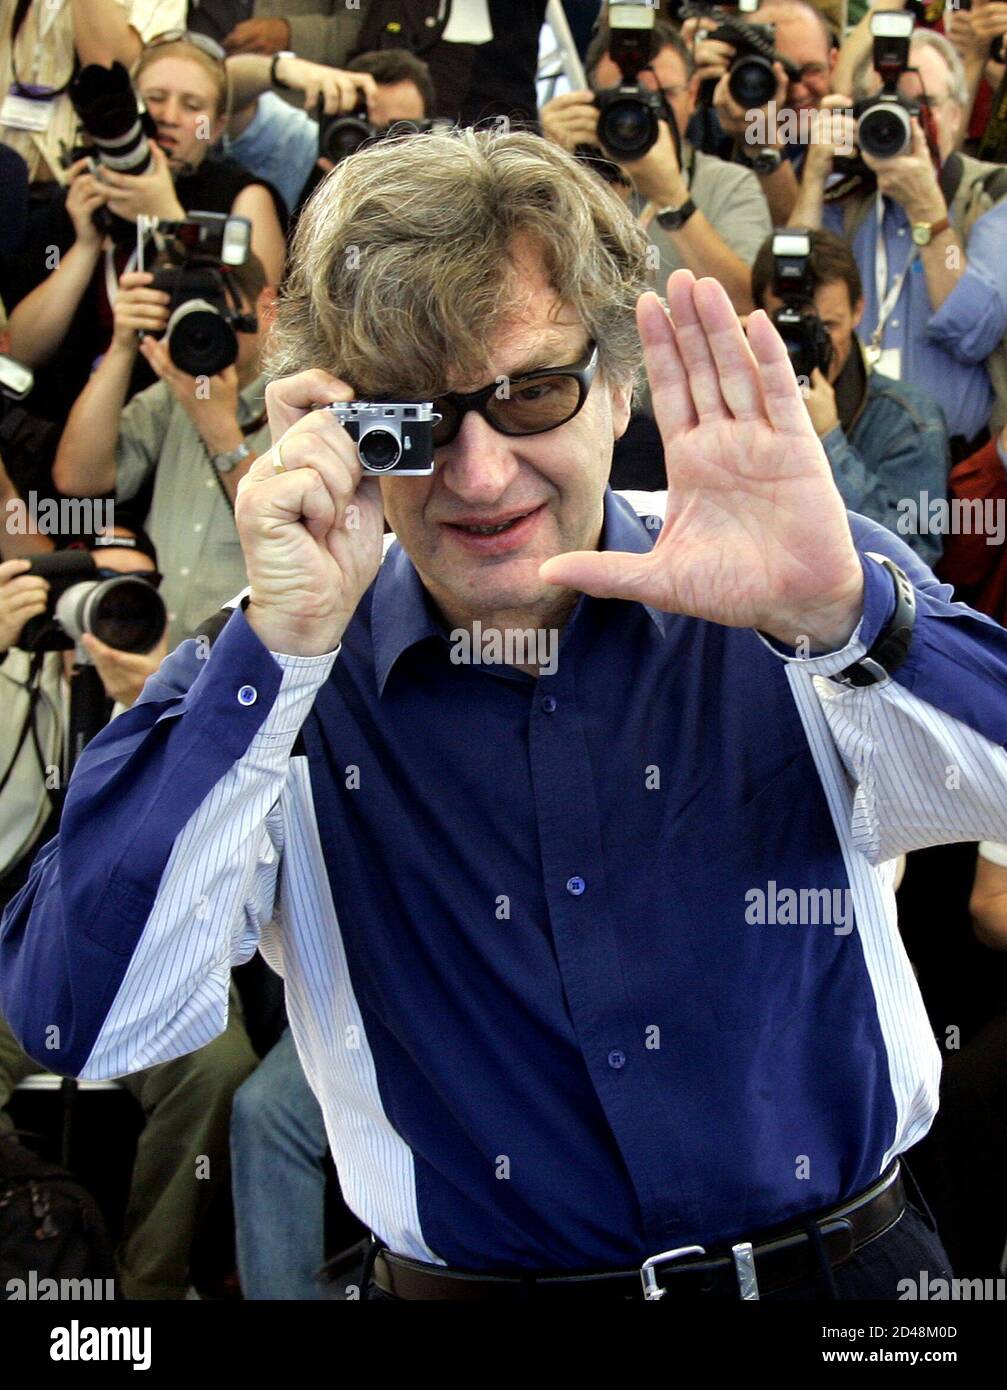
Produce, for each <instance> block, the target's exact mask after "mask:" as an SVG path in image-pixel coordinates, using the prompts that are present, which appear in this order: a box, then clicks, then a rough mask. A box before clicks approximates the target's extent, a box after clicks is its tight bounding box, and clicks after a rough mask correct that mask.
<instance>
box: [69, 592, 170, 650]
mask: <svg viewBox="0 0 1007 1390" xmlns="http://www.w3.org/2000/svg"><path fill="white" fill-rule="evenodd" d="M165 622H166V614H165V610H164V601H163V599H162V598H161V595H160V594H159V593H158V592H157V590H156V589H153V588H151V586H150V585H149V584H147V583H145V582H144V580H142V579H134V578H132V576H130V575H128V574H124V575H123V576H122V578H121V579H106V580H104V581H103V583H101V584H98V585H96V587H95V589H94V591H93V593H91V595H90V596H89V599H88V603H87V613H86V623H87V631H89V632H93V633H94V635H95V637H97V638H98V640H99V641H100V642H106V643H107V644H108V645H109V646H110V647H115V648H116V650H117V651H120V652H149V651H150V649H151V648H152V647H154V646H156V645H157V642H158V640H159V639H160V637H161V634H162V633H163V632H164V628H165Z"/></svg>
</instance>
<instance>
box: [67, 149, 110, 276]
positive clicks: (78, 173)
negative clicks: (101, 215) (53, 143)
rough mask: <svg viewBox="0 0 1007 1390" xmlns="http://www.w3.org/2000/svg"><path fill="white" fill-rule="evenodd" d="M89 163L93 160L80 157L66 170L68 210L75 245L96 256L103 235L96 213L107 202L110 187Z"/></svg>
mask: <svg viewBox="0 0 1007 1390" xmlns="http://www.w3.org/2000/svg"><path fill="white" fill-rule="evenodd" d="M89 165H90V160H88V159H78V160H77V162H76V163H75V164H71V165H70V168H69V169H68V170H67V179H68V181H69V183H68V187H67V194H66V210H67V213H68V215H69V217H70V221H71V222H72V223H73V230H74V232H75V234H76V238H77V239H76V241H75V242H74V245H75V246H79V247H80V248H81V249H82V250H86V251H91V252H92V253H93V254H94V255H95V256H96V257H97V255H98V252H99V251H100V250H101V243H102V240H103V234H102V233H101V232H100V231H99V230H98V228H97V227H96V226H95V224H94V214H95V213H96V212H97V211H98V209H99V208H101V207H104V206H105V204H106V203H107V202H108V195H109V190H108V188H107V187H106V186H105V185H104V184H102V183H100V182H99V180H98V179H96V178H95V176H94V174H92V173H91V172H90V168H89Z"/></svg>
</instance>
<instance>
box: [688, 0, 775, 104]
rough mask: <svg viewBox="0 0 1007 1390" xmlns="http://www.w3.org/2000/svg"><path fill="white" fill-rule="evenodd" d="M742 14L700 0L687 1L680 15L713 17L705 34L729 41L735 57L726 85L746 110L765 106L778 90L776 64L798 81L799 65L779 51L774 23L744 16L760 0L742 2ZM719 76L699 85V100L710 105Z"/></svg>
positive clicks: (720, 40)
mask: <svg viewBox="0 0 1007 1390" xmlns="http://www.w3.org/2000/svg"><path fill="white" fill-rule="evenodd" d="M738 8H739V11H740V13H739V14H732V13H730V12H729V11H727V10H725V9H723V8H722V7H721V6H720V5H710V4H707V3H703V0H699V2H698V3H693V4H689V5H686V6H685V7H684V8H683V10H682V12H681V16H680V17H681V18H683V19H692V18H695V17H697V16H699V17H700V18H703V19H707V20H713V21H714V24H715V26H716V27H715V28H713V29H707V30H706V37H707V38H710V39H717V40H718V41H719V42H721V43H727V44H730V45H731V47H732V48H733V49H734V58H733V59H732V61H731V65H730V67H729V68H728V70H727V89H728V91H729V92H730V94H731V98H732V100H733V101H735V102H736V103H737V104H738V105H739V106H740V107H743V108H744V110H746V111H755V110H757V109H758V108H759V107H761V106H765V105H766V104H767V103H768V102H769V101H771V100H772V98H773V97H774V96H775V94H776V74H775V73H774V72H773V64H774V63H780V64H782V66H783V70H784V72H785V73H786V74H787V76H788V77H789V78H790V79H791V81H796V79H797V78H798V77H799V75H800V69H799V68H797V67H795V66H794V64H793V63H791V62H790V61H789V59H787V58H784V57H783V55H782V54H781V53H777V51H776V28H775V26H774V25H772V24H753V23H751V21H749V20H746V19H744V18H742V15H743V14H744V13H745V12H749V11H751V10H754V9H756V8H757V3H752V4H748V5H746V4H741V5H739V7H738ZM716 86H717V81H716V78H708V79H707V80H706V81H705V82H703V83H702V85H701V88H700V100H701V101H702V102H705V103H706V104H707V105H709V104H710V103H711V102H712V100H713V93H714V89H715V88H716Z"/></svg>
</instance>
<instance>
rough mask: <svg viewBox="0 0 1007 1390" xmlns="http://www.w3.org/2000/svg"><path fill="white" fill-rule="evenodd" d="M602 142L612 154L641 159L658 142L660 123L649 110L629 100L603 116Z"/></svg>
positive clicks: (633, 99) (633, 100)
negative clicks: (658, 125) (658, 126)
mask: <svg viewBox="0 0 1007 1390" xmlns="http://www.w3.org/2000/svg"><path fill="white" fill-rule="evenodd" d="M598 138H599V140H600V141H601V143H602V144H603V145H604V146H605V148H606V149H607V150H609V151H610V152H611V153H612V154H614V155H622V156H624V157H626V158H629V159H640V158H642V156H643V155H645V154H646V153H647V151H648V150H649V149H650V147H651V146H652V145H653V144H654V142H655V141H656V140H657V121H656V119H655V117H654V113H653V111H651V109H650V107H649V106H647V105H645V104H644V103H643V102H642V101H640V100H639V99H638V98H635V97H625V98H623V99H622V100H620V101H614V102H612V104H611V105H610V106H607V107H606V108H605V110H604V111H603V112H602V113H601V116H600V117H599V120H598Z"/></svg>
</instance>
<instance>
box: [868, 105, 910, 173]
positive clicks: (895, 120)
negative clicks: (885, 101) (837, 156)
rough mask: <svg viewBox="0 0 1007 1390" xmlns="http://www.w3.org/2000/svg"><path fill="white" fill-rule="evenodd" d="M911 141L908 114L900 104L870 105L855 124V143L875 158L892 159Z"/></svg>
mask: <svg viewBox="0 0 1007 1390" xmlns="http://www.w3.org/2000/svg"><path fill="white" fill-rule="evenodd" d="M912 143H913V140H912V127H911V126H910V124H909V116H908V115H907V113H906V112H905V111H904V110H903V108H902V107H901V106H895V105H894V104H893V105H890V106H889V105H885V106H872V107H871V109H870V110H869V111H865V112H864V114H863V115H862V116H861V118H860V121H859V124H858V125H857V144H858V145H859V146H860V148H861V149H862V150H865V151H866V152H867V154H869V155H873V157H874V158H875V159H894V158H895V156H896V155H900V154H905V152H906V150H908V149H911V148H912Z"/></svg>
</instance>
